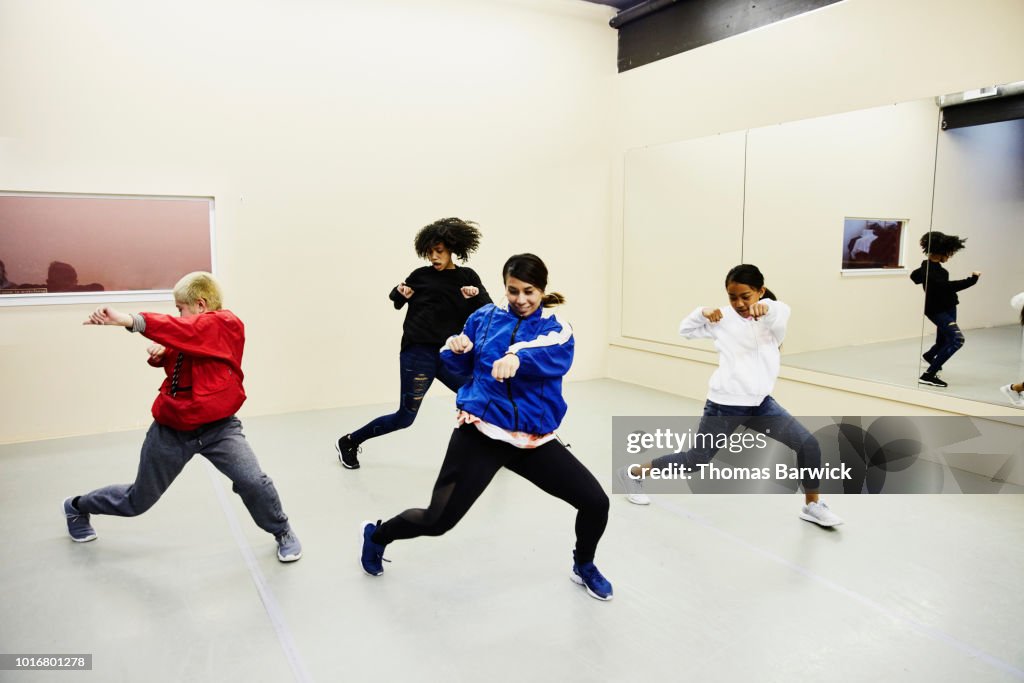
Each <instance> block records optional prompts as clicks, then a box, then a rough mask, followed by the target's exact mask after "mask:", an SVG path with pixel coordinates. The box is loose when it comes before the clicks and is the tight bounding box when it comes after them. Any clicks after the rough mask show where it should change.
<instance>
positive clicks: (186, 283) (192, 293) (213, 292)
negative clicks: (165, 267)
mask: <svg viewBox="0 0 1024 683" xmlns="http://www.w3.org/2000/svg"><path fill="white" fill-rule="evenodd" d="M200 299H203V300H204V301H206V310H208V311H219V310H220V309H221V305H222V303H223V299H224V294H223V292H221V288H220V283H219V282H217V280H216V278H214V277H213V275H211V274H210V273H207V272H205V271H202V270H197V271H196V272H194V273H189V274H188V275H186V276H185V277H183V278H181V279H180V280H178V284H176V285H174V300H175V301H176V302H178V303H180V304H185V305H187V306H191V305H192V304H194V303H196V302H197V301H199V300H200Z"/></svg>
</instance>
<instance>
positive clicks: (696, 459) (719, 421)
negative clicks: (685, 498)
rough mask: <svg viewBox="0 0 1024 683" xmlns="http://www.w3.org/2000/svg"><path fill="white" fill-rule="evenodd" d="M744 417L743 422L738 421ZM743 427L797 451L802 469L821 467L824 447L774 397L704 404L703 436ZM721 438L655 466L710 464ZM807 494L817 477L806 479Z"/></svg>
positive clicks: (691, 467)
mask: <svg viewBox="0 0 1024 683" xmlns="http://www.w3.org/2000/svg"><path fill="white" fill-rule="evenodd" d="M737 418H742V419H737ZM740 426H743V427H746V428H747V429H750V430H752V431H755V432H760V433H762V434H765V435H767V436H768V437H769V438H771V439H773V440H775V441H778V442H779V443H781V444H783V445H784V446H787V447H789V448H791V449H793V450H794V451H796V462H797V466H798V467H812V468H815V467H821V447H820V446H818V440H817V439H815V438H814V435H812V434H811V433H810V432H809V431H807V429H806V428H805V427H804V426H803V425H802V424H800V423H799V422H797V421H796V420H795V419H794V418H793V416H792V415H790V414H789V413H788V412H787V411H786V409H785V408H783V407H782V406H780V405H779V404H778V402H777V401H776V400H775V399H774V398H772V397H771V396H767V397H765V399H764V400H763V401H761V405H757V406H727V405H722V404H720V403H715V402H714V401H710V400H709V401H707V402H705V403H704V415H703V417H701V419H700V426H699V427H698V428H697V432H698V433H699V434H715V435H718V434H725V435H728V434H732V433H733V432H734V431H735V430H736V429H737V428H739V427H740ZM716 441H718V439H717V438H716V439H706V440H704V442H705V443H708V442H710V443H708V445H707V446H701V447H698V448H691V449H690V450H688V451H686V452H685V453H670V454H668V455H663V456H661V457H658V458H655V459H654V460H653V461H652V466H654V467H658V468H663V467H665V466H666V465H669V464H676V465H683V466H684V467H686V468H687V469H688V470H694V469H696V467H697V465H699V464H707V463H710V462H711V459H712V458H714V457H715V454H716V453H718V450H719V449H718V448H716V447H715V446H714V445H712V444H713V443H714V442H716ZM803 485H804V491H817V490H818V487H819V486H820V485H821V481H820V480H819V479H818V478H816V477H813V478H812V477H808V476H805V477H804V478H803Z"/></svg>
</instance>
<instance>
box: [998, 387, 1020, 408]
mask: <svg viewBox="0 0 1024 683" xmlns="http://www.w3.org/2000/svg"><path fill="white" fill-rule="evenodd" d="M999 391H1001V392H1003V394H1005V395H1006V398H1008V399H1010V403H1012V404H1013V405H1015V406H1017V407H1018V408H1024V396H1022V395H1021V393H1020V392H1019V391H1014V390H1013V385H1012V384H1007V385H1006V386H1005V387H999Z"/></svg>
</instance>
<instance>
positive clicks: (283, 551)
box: [274, 527, 302, 562]
mask: <svg viewBox="0 0 1024 683" xmlns="http://www.w3.org/2000/svg"><path fill="white" fill-rule="evenodd" d="M274 540H275V541H277V559H279V560H281V561H282V562H294V561H295V560H297V559H299V558H300V557H302V543H301V542H300V541H299V537H298V536H296V535H295V532H293V531H292V529H291V527H288V528H287V529H285V530H284V531H283V532H282V533H280V534H278V535H277V536H274Z"/></svg>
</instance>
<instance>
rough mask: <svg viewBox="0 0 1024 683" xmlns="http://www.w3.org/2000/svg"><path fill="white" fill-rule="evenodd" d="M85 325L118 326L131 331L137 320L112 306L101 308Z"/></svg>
mask: <svg viewBox="0 0 1024 683" xmlns="http://www.w3.org/2000/svg"><path fill="white" fill-rule="evenodd" d="M82 324H83V325H116V326H117V327H125V328H128V329H129V330H130V329H131V328H132V326H133V325H134V324H135V318H134V317H133V316H131V315H129V314H127V313H122V312H121V311H118V310H116V309H114V308H111V307H110V306H100V307H99V308H97V309H96V310H95V311H93V312H92V313H90V314H89V317H88V318H87V319H86V320H85V322H83V323H82Z"/></svg>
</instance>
